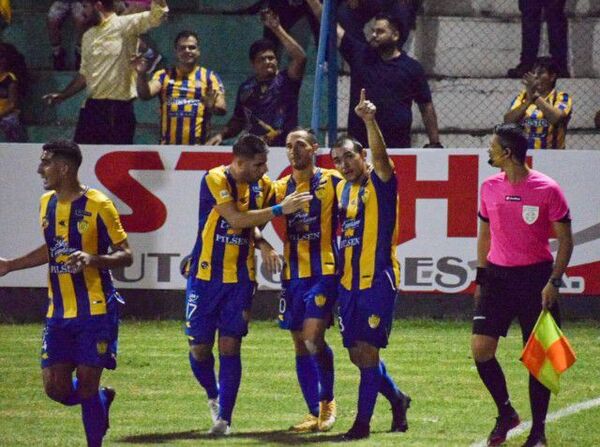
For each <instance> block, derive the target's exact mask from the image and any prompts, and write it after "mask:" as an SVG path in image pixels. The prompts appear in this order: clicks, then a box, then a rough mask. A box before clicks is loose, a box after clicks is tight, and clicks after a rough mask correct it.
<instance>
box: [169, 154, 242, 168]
mask: <svg viewBox="0 0 600 447" xmlns="http://www.w3.org/2000/svg"><path fill="white" fill-rule="evenodd" d="M232 159H233V154H232V153H231V152H182V153H181V155H180V156H179V160H177V165H176V166H175V170H176V171H208V170H210V169H212V168H215V167H217V166H220V165H227V164H229V163H231V160H232Z"/></svg>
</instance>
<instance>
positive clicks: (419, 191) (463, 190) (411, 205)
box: [391, 155, 479, 244]
mask: <svg viewBox="0 0 600 447" xmlns="http://www.w3.org/2000/svg"><path fill="white" fill-rule="evenodd" d="M391 158H392V160H394V164H395V165H396V173H397V176H398V197H399V199H400V219H399V221H400V222H399V229H400V234H399V243H400V244H401V243H404V242H407V241H410V240H411V239H414V238H415V237H417V235H416V223H415V221H416V205H417V199H447V200H448V217H447V222H448V237H476V236H477V187H478V185H477V182H478V164H479V161H478V160H479V157H478V156H477V155H449V156H448V180H417V156H416V155H395V156H392V157H391Z"/></svg>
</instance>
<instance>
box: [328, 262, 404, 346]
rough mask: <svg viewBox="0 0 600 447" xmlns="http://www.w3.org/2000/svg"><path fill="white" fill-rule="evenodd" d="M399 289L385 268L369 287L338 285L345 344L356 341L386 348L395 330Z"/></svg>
mask: <svg viewBox="0 0 600 447" xmlns="http://www.w3.org/2000/svg"><path fill="white" fill-rule="evenodd" d="M397 293H398V291H397V290H396V287H395V286H394V283H393V282H392V281H391V279H390V277H389V276H388V275H387V274H386V273H385V272H384V273H381V274H379V275H377V276H376V277H375V278H374V279H373V285H372V286H371V287H370V288H369V289H363V290H346V289H345V288H343V287H342V286H340V288H339V300H340V315H339V322H340V332H341V333H342V339H343V341H344V346H345V347H346V348H351V347H353V346H354V345H355V344H356V342H357V341H362V342H366V343H368V344H370V345H372V346H375V347H376V348H385V347H386V346H387V344H388V337H389V335H390V332H391V331H392V321H393V320H394V302H395V301H396V295H397Z"/></svg>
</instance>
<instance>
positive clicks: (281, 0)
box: [263, 0, 319, 44]
mask: <svg viewBox="0 0 600 447" xmlns="http://www.w3.org/2000/svg"><path fill="white" fill-rule="evenodd" d="M266 3H267V5H268V8H269V9H270V10H272V11H273V12H274V13H275V14H276V15H277V16H278V17H279V20H280V22H281V26H283V28H284V29H286V30H289V29H290V28H291V27H292V26H294V25H295V24H296V23H297V22H298V20H300V19H301V18H302V17H304V16H306V18H307V20H308V24H309V26H310V29H311V31H312V34H313V36H314V39H315V44H317V43H318V41H319V22H318V20H317V19H316V18H315V16H314V14H313V13H312V12H311V10H310V8H309V6H308V5H307V4H306V2H305V1H304V0H268V1H267V2H266ZM263 35H264V37H265V38H266V39H271V40H272V41H273V42H275V43H278V42H279V39H278V38H277V36H276V35H275V34H274V33H273V31H271V29H270V28H269V27H267V26H265V29H264V33H263Z"/></svg>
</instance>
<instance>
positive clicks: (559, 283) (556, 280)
mask: <svg viewBox="0 0 600 447" xmlns="http://www.w3.org/2000/svg"><path fill="white" fill-rule="evenodd" d="M548 282H549V283H550V284H552V285H553V286H554V287H556V288H557V289H560V288H561V287H562V279H561V278H550V281H548Z"/></svg>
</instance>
